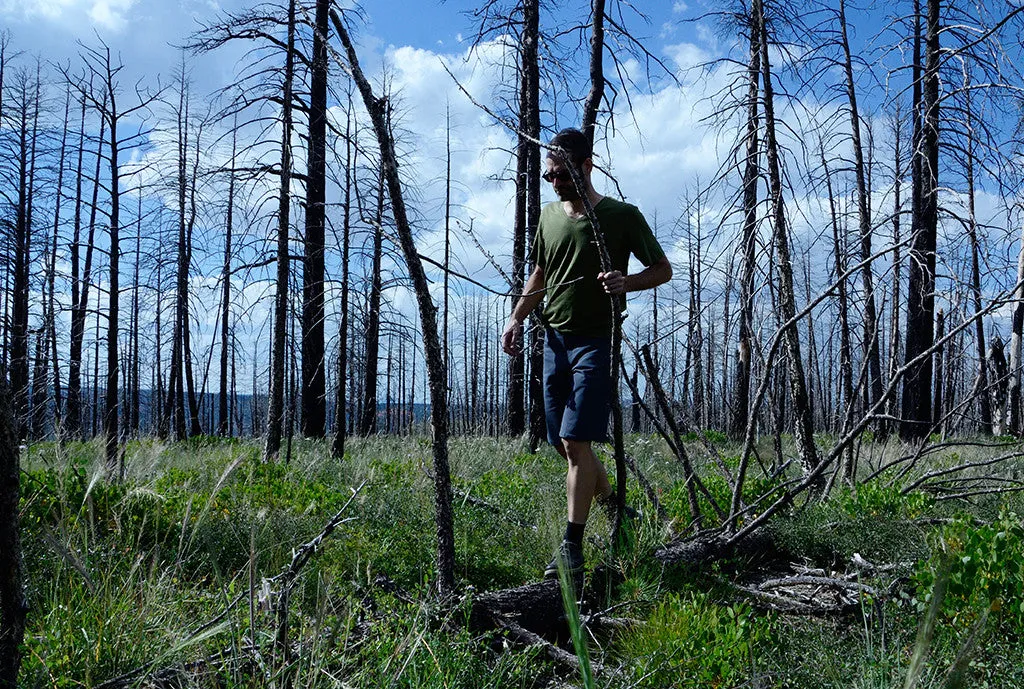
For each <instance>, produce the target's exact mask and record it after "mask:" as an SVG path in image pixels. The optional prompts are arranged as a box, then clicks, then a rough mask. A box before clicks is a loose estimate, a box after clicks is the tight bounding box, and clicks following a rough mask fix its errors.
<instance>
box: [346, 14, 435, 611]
mask: <svg viewBox="0 0 1024 689" xmlns="http://www.w3.org/2000/svg"><path fill="white" fill-rule="evenodd" d="M331 19H332V22H333V24H334V29H335V31H336V32H337V34H338V36H339V38H340V39H341V42H342V44H343V45H344V48H345V55H346V57H347V60H348V67H349V69H350V70H351V74H352V77H353V79H354V80H355V82H356V85H357V86H358V88H359V93H360V95H361V96H362V100H363V104H364V106H365V107H366V110H367V112H368V113H369V115H370V119H371V121H372V123H373V130H374V133H375V134H376V137H377V144H378V146H379V148H380V154H381V167H382V168H383V173H384V175H385V177H386V178H387V186H388V193H389V196H390V198H391V209H392V213H393V216H394V218H395V224H396V226H397V231H398V236H399V240H400V243H401V246H402V254H403V255H404V256H405V262H406V266H407V267H408V270H409V277H410V278H411V279H412V283H413V288H414V290H415V293H416V303H417V306H418V308H419V316H420V327H421V328H422V331H423V348H424V353H425V359H426V364H427V377H428V380H429V385H430V411H431V422H432V428H433V433H432V443H431V444H432V448H433V459H434V489H435V490H434V505H435V521H436V526H437V575H438V589H439V591H440V593H441V595H443V596H448V595H450V594H452V593H453V592H454V589H455V531H454V526H453V523H452V486H451V470H450V468H449V464H448V390H447V379H448V376H447V373H446V372H445V364H444V353H443V352H442V351H441V340H440V338H439V337H438V332H437V308H436V307H435V306H434V304H433V301H432V299H431V296H430V287H429V284H428V282H427V276H426V273H425V272H424V270H423V264H422V262H421V261H420V257H419V254H418V253H417V251H416V244H415V242H414V241H413V237H412V228H411V226H410V224H409V218H408V214H407V212H406V206H405V197H404V194H403V189H402V182H401V180H400V179H399V176H398V160H397V157H396V154H395V146H394V139H393V138H392V135H391V132H390V129H389V126H388V117H387V110H388V105H387V101H386V99H383V98H377V97H376V96H374V94H373V89H372V88H371V86H370V83H369V82H368V81H367V80H366V77H365V76H364V75H363V72H362V70H361V69H360V67H359V60H358V58H357V56H356V52H355V48H354V47H353V45H352V42H351V40H350V39H349V34H348V31H347V29H346V28H345V26H344V24H342V22H341V19H340V18H339V17H338V15H337V13H335V12H334V11H332V12H331Z"/></svg>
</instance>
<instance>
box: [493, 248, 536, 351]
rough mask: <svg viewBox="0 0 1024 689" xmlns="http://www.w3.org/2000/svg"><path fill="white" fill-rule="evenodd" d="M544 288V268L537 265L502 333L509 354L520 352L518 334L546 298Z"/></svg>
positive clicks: (503, 344) (503, 342) (502, 341)
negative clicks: (517, 344) (524, 322)
mask: <svg viewBox="0 0 1024 689" xmlns="http://www.w3.org/2000/svg"><path fill="white" fill-rule="evenodd" d="M543 289H544V269H543V268H541V267H540V266H536V267H535V268H534V269H533V272H532V273H530V277H528V278H527V279H526V285H525V286H524V287H523V296H521V297H519V301H517V302H516V305H515V307H513V309H512V315H511V316H509V319H508V324H507V325H506V326H505V332H503V333H502V334H501V348H502V349H503V350H505V353H506V354H508V355H509V356H514V355H516V354H518V348H517V347H516V341H517V340H518V334H519V332H520V331H521V330H522V328H523V321H525V320H526V319H527V317H528V316H529V315H530V314H531V313H533V310H534V309H535V308H537V305H538V304H540V302H541V300H542V299H543V298H544V292H543V291H542V290H543Z"/></svg>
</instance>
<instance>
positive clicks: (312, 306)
mask: <svg viewBox="0 0 1024 689" xmlns="http://www.w3.org/2000/svg"><path fill="white" fill-rule="evenodd" d="M330 4H331V3H330V0H316V17H315V22H316V25H315V27H314V30H313V61H312V69H311V83H310V93H309V141H308V144H309V153H308V160H307V164H308V170H307V172H306V177H307V179H306V237H305V261H304V265H303V270H302V392H301V397H302V434H303V435H304V436H306V437H307V438H322V437H324V435H325V434H326V432H327V376H326V368H325V366H326V363H327V360H326V358H325V356H324V234H325V232H324V225H325V219H326V212H325V211H326V206H325V204H326V188H327V184H326V182H327V31H328V29H329V25H328V14H327V13H328V9H329V8H330Z"/></svg>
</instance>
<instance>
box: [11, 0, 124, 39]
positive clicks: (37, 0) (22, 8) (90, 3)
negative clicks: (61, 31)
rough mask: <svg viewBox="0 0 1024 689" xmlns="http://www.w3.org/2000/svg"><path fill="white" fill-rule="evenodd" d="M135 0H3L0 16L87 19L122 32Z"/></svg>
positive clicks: (96, 25)
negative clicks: (26, 0) (24, 0)
mask: <svg viewBox="0 0 1024 689" xmlns="http://www.w3.org/2000/svg"><path fill="white" fill-rule="evenodd" d="M135 3H136V0H29V1H28V2H19V1H18V0H3V2H2V3H0V15H4V16H7V17H13V18H16V19H21V20H31V19H45V20H48V21H54V22H61V23H67V24H69V25H78V26H81V25H82V24H84V23H85V21H84V20H85V19H88V20H89V23H90V24H91V25H92V26H93V27H94V28H96V29H100V30H109V31H115V32H116V31H120V30H121V29H123V28H124V27H125V25H126V24H127V15H128V13H129V11H130V10H131V8H132V6H133V5H135Z"/></svg>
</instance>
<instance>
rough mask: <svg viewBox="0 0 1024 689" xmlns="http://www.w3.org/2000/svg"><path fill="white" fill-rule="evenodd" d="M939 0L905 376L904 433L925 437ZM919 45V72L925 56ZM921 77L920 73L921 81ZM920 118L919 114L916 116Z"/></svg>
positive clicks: (930, 53) (931, 11) (925, 109)
mask: <svg viewBox="0 0 1024 689" xmlns="http://www.w3.org/2000/svg"><path fill="white" fill-rule="evenodd" d="M939 28H940V26H939V0H927V30H926V36H925V63H924V74H923V81H922V83H921V86H920V93H921V96H920V98H921V100H920V102H917V100H916V96H917V88H916V87H915V104H914V106H915V117H916V118H920V122H921V124H920V131H921V135H920V137H919V138H918V137H915V146H914V150H913V156H914V165H913V175H914V213H913V227H912V232H913V238H912V240H911V244H910V265H909V283H908V286H907V335H906V346H905V348H904V355H903V356H904V361H905V362H907V363H908V364H909V363H910V362H911V361H913V360H915V359H917V358H918V357H920V358H921V360H920V361H919V362H918V363H916V364H914V365H912V366H909V368H908V370H907V374H906V376H905V377H904V379H903V422H902V424H901V426H900V436H901V437H902V438H903V439H904V440H920V439H922V438H925V437H926V436H927V435H928V429H929V427H930V425H931V417H932V399H931V382H932V358H931V357H930V356H921V355H922V354H924V353H925V352H927V351H928V350H929V349H930V348H931V346H932V344H933V342H934V341H935V331H934V323H935V250H936V242H937V228H938V183H939V61H940V57H941V56H940V54H939ZM915 40H916V39H915ZM917 52H918V51H917V50H915V76H916V75H917V73H919V72H920V56H919V55H918V54H917ZM919 81H921V80H918V79H915V85H916V84H917V83H918V82H919ZM916 121H918V120H915V122H916Z"/></svg>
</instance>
